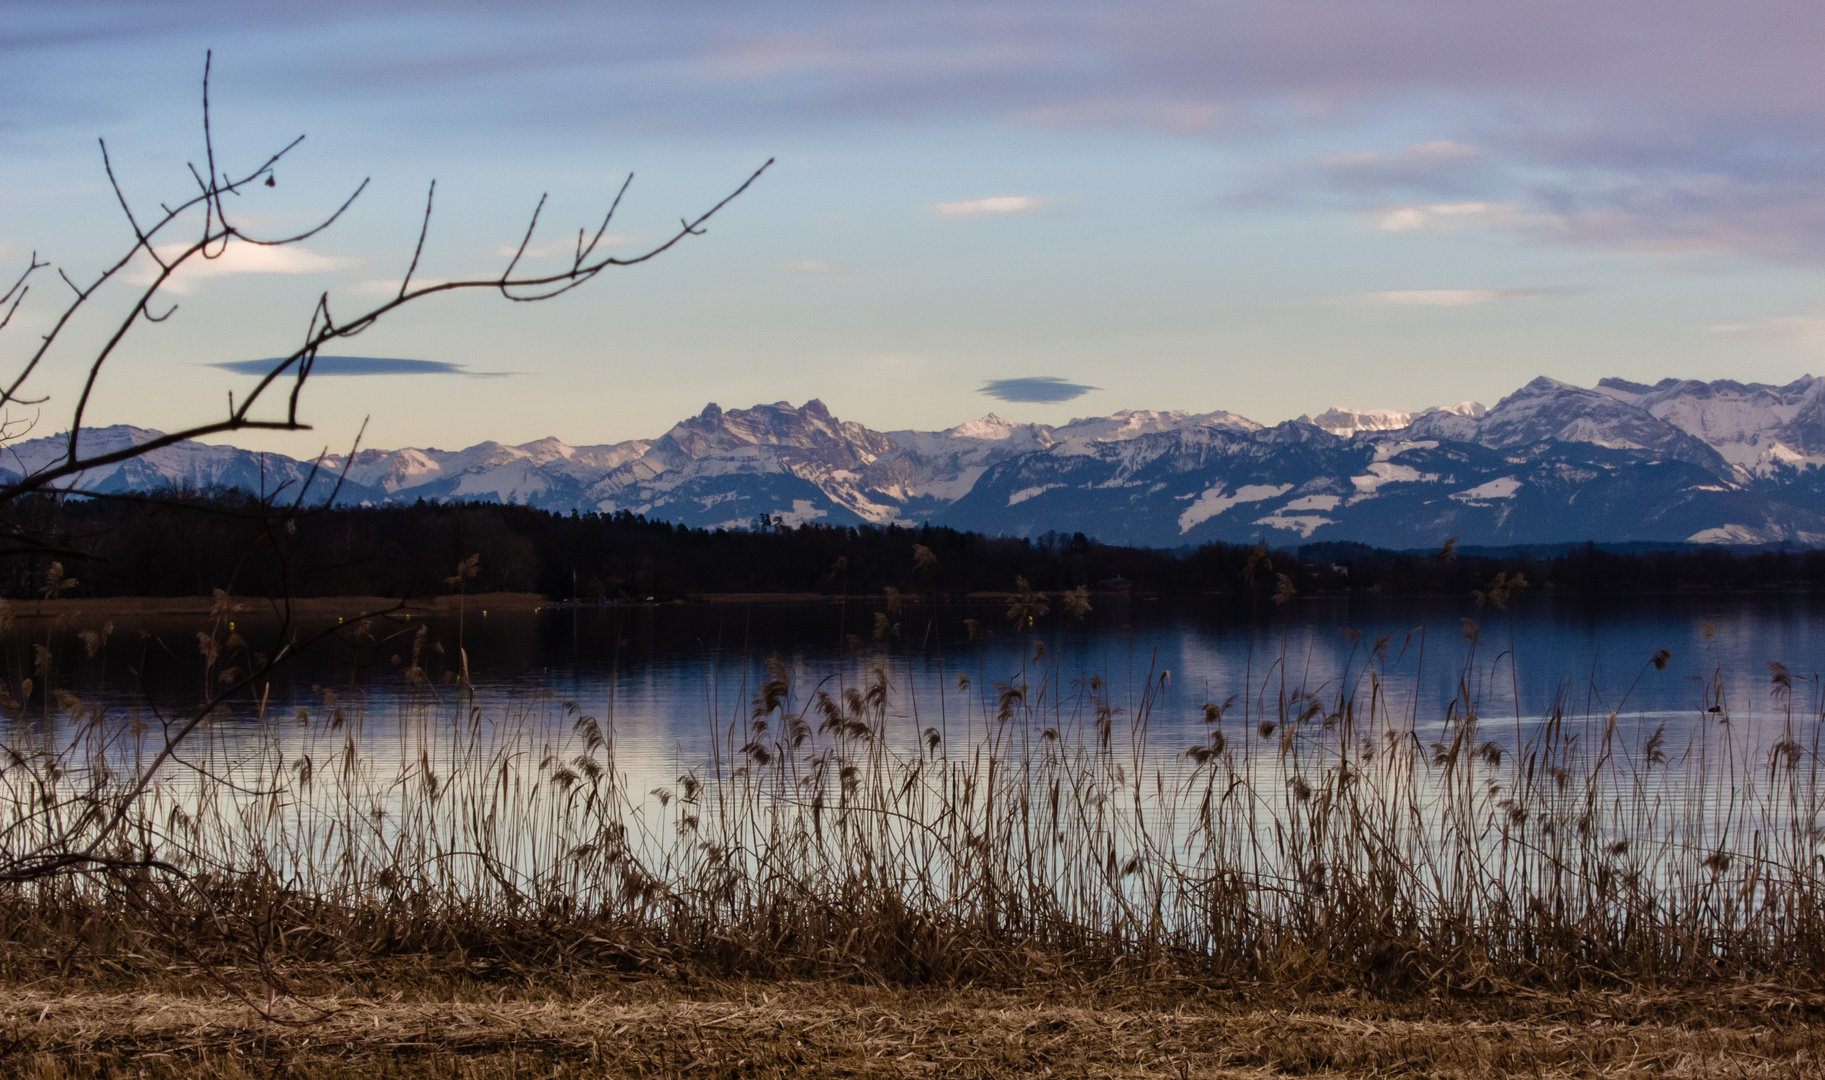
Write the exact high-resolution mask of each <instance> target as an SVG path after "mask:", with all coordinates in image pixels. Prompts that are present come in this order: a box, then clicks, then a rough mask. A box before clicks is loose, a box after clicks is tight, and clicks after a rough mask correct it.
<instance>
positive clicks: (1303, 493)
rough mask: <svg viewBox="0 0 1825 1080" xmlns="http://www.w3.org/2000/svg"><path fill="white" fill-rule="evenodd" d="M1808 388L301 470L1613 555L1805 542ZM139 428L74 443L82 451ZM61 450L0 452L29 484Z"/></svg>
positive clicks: (1022, 528) (1671, 388)
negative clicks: (1596, 550)
mask: <svg viewBox="0 0 1825 1080" xmlns="http://www.w3.org/2000/svg"><path fill="white" fill-rule="evenodd" d="M1822 399H1825V379H1813V378H1812V377H1810V376H1808V377H1806V378H1803V379H1800V380H1798V381H1796V382H1793V383H1790V384H1788V385H1786V386H1766V385H1761V384H1745V383H1736V382H1727V381H1725V382H1713V383H1703V382H1696V381H1691V380H1686V381H1680V380H1673V379H1667V380H1663V381H1661V382H1660V383H1657V384H1655V385H1653V386H1645V385H1642V384H1638V383H1631V382H1625V381H1623V380H1619V379H1605V380H1603V381H1602V382H1600V383H1599V384H1598V385H1597V386H1596V387H1595V388H1584V387H1578V386H1572V385H1569V384H1567V383H1562V382H1558V381H1555V380H1552V379H1547V378H1539V379H1535V380H1534V381H1533V382H1530V383H1528V384H1527V385H1526V386H1523V387H1521V388H1520V389H1519V390H1516V391H1515V392H1514V393H1512V394H1510V395H1508V396H1507V397H1505V398H1503V399H1502V400H1501V401H1500V402H1498V403H1497V404H1496V405H1495V406H1494V407H1493V408H1488V409H1485V408H1484V407H1483V406H1481V405H1478V404H1476V403H1474V402H1463V403H1460V404H1458V405H1453V406H1449V407H1446V408H1433V409H1427V410H1423V411H1420V412H1411V413H1409V412H1400V411H1396V410H1379V409H1346V408H1343V407H1333V408H1331V409H1328V410H1326V411H1325V412H1322V413H1319V414H1318V415H1317V416H1315V417H1308V416H1302V417H1300V418H1299V419H1297V420H1292V421H1287V422H1285V423H1281V424H1276V425H1272V426H1264V425H1262V424H1258V423H1256V422H1254V421H1252V420H1248V419H1246V418H1244V417H1241V416H1237V415H1235V414H1233V413H1227V412H1210V413H1190V412H1181V411H1123V412H1119V413H1116V414H1114V415H1113V416H1105V417H1091V418H1086V419H1079V420H1073V421H1071V422H1070V423H1068V424H1063V425H1059V426H1051V425H1046V424H1020V423H1014V422H1011V421H1008V420H1004V419H1002V418H1000V417H998V416H995V415H992V414H991V415H989V416H985V417H983V418H982V419H980V420H972V421H969V422H967V423H963V424H959V425H957V426H956V427H953V428H950V429H948V430H945V431H892V432H881V431H875V430H872V429H870V428H867V427H865V426H863V425H861V424H858V423H855V422H853V421H843V420H839V419H837V418H836V417H834V416H832V415H831V413H830V411H829V410H828V409H827V408H825V406H824V405H823V403H822V402H819V401H816V400H812V401H809V402H806V403H805V404H804V405H802V406H797V407H795V406H793V405H791V404H789V403H787V402H776V403H774V404H771V405H756V406H754V407H753V408H749V409H730V410H724V409H721V408H719V407H718V406H716V405H713V404H712V405H710V406H708V407H707V408H705V409H704V411H703V412H702V413H701V414H700V415H698V416H695V417H692V418H690V419H688V420H683V421H680V422H679V423H677V424H675V425H673V427H672V429H671V430H670V431H667V432H665V433H664V434H663V435H661V436H659V437H658V438H656V439H651V440H647V439H637V440H630V441H628V442H622V443H615V444H612V445H603V446H584V447H573V446H568V445H566V444H564V443H562V442H559V441H558V440H557V439H541V440H539V441H537V442H532V443H526V444H524V445H520V446H508V445H504V444H501V443H494V442H487V443H482V444H480V445H477V446H472V447H469V448H467V449H465V450H457V451H445V450H436V449H412V448H408V449H401V450H392V451H380V450H364V451H362V452H360V453H358V454H356V455H355V456H354V457H353V458H352V459H350V460H346V461H345V460H343V459H341V458H336V457H330V458H326V459H325V460H324V461H323V462H322V463H321V465H320V467H319V471H318V474H317V476H316V478H315V479H310V483H311V485H312V486H311V493H312V494H313V495H314V496H316V497H327V496H328V493H329V491H330V490H331V486H332V485H333V484H334V482H335V480H334V474H336V473H338V472H341V471H342V470H344V469H346V479H345V480H344V481H343V483H342V487H341V488H340V490H339V492H338V495H337V498H338V499H339V500H340V501H343V502H351V503H353V502H370V503H385V502H397V501H408V500H416V499H420V498H424V499H432V500H471V501H493V502H512V503H522V504H527V505H532V506H539V507H544V508H547V509H552V510H559V511H570V510H573V509H575V510H580V511H583V512H585V513H614V512H619V511H629V512H633V513H638V514H642V515H646V516H649V517H654V518H660V519H665V520H669V521H674V522H678V523H681V524H687V525H691V526H697V527H711V528H714V527H725V528H729V527H735V528H739V527H747V526H751V525H752V524H754V523H755V522H756V521H757V520H759V519H761V518H762V517H765V518H767V519H770V520H778V521H780V522H782V523H786V524H798V523H806V522H820V523H824V524H830V525H857V524H863V523H874V524H887V523H893V522H898V523H908V524H911V523H918V522H932V523H934V524H943V525H952V526H956V527H959V528H968V529H976V530H980V531H984V532H990V533H1002V534H1011V535H1021V536H1031V535H1036V534H1039V533H1044V532H1048V531H1060V532H1079V531H1081V532H1084V533H1086V534H1089V535H1093V536H1096V537H1098V538H1101V539H1103V540H1107V541H1110V542H1119V543H1132V544H1145V545H1152V546H1165V547H1176V546H1180V545H1185V544H1198V543H1203V542H1206V541H1210V540H1227V541H1252V540H1255V539H1266V540H1268V541H1269V542H1270V543H1298V542H1304V541H1307V540H1353V541H1360V542H1364V543H1370V544H1375V545H1378V546H1382V547H1428V546H1432V545H1435V544H1437V543H1439V542H1440V541H1442V540H1443V539H1444V538H1446V537H1448V536H1456V537H1458V538H1459V541H1460V542H1461V543H1466V544H1510V543H1546V542H1559V541H1582V540H1598V541H1604V542H1621V541H1630V540H1643V541H1690V542H1698V543H1767V542H1777V541H1782V542H1795V543H1802V544H1812V543H1825V403H1822ZM155 436H156V433H153V432H147V431H144V430H142V429H137V428H127V427H116V428H106V429H98V430H95V431H91V432H85V433H84V442H85V447H86V448H88V449H90V450H98V449H104V448H111V447H115V446H126V445H129V444H136V443H143V442H145V441H146V440H147V439H150V438H153V437H155ZM66 439H67V436H53V437H51V438H45V439H33V440H26V441H22V442H19V443H16V444H13V445H11V446H7V447H4V448H0V472H7V473H12V474H14V475H17V474H20V473H24V472H29V471H31V470H33V469H37V468H42V467H44V466H45V465H46V464H48V463H50V462H52V461H54V460H56V458H57V457H58V456H59V455H60V454H61V453H62V450H63V447H64V445H65V440H66ZM311 468H312V466H311V463H307V462H298V461H294V460H292V459H290V458H285V457H282V456H280V455H275V454H255V453H252V452H249V451H245V450H238V449H235V448H233V447H223V446H204V445H201V444H196V443H181V444H178V445H175V446H171V447H166V448H162V449H160V450H158V451H154V452H153V453H151V454H148V455H146V456H145V457H142V458H137V459H133V460H131V461H127V462H123V463H121V464H119V465H115V466H109V467H107V468H105V469H97V470H95V473H94V475H91V476H85V477H82V478H80V479H79V481H78V482H77V483H76V484H73V485H71V486H72V487H75V488H81V489H84V490H95V491H148V490H152V489H155V488H159V487H170V486H173V485H176V486H183V487H188V488H193V489H195V488H207V487H239V488H242V489H244V490H266V491H272V490H274V489H275V488H277V487H278V486H279V485H289V490H295V489H296V487H297V486H298V485H300V484H303V483H305V482H306V480H307V479H309V478H310V477H311Z"/></svg>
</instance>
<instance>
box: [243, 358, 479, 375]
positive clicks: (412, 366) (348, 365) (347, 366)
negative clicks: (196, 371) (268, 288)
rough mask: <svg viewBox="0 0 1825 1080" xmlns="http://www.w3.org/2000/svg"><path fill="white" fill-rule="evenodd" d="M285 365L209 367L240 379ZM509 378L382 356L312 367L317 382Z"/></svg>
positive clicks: (262, 363) (278, 360) (338, 360)
mask: <svg viewBox="0 0 1825 1080" xmlns="http://www.w3.org/2000/svg"><path fill="white" fill-rule="evenodd" d="M283 362H284V361H283V359H282V358H275V359H271V360H229V361H226V362H224V363H220V364H210V365H209V366H210V367H213V368H220V369H221V370H223V371H232V372H234V373H235V374H237V375H264V374H266V373H267V372H269V371H271V370H272V369H273V368H275V367H278V366H279V365H280V364H281V363H283ZM508 374H510V372H505V371H470V370H469V369H468V368H466V367H464V366H463V365H461V364H452V363H450V362H448V361H445V360H407V359H404V358H400V357H380V356H319V357H317V360H316V362H315V363H313V364H312V365H311V378H313V379H314V378H317V377H318V376H322V375H467V376H469V377H470V378H479V379H492V378H501V377H503V376H506V375H508Z"/></svg>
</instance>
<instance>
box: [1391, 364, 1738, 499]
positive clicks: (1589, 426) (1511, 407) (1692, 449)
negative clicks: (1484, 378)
mask: <svg viewBox="0 0 1825 1080" xmlns="http://www.w3.org/2000/svg"><path fill="white" fill-rule="evenodd" d="M1408 431H1409V432H1410V433H1411V434H1413V435H1419V436H1431V437H1436V438H1446V439H1455V440H1457V441H1461V442H1476V443H1479V444H1481V445H1483V446H1487V447H1491V448H1493V449H1498V450H1499V449H1505V448H1509V447H1523V446H1528V445H1531V444H1538V443H1544V442H1568V443H1588V444H1590V445H1593V446H1601V447H1605V448H1607V449H1612V450H1646V451H1650V452H1653V453H1657V454H1662V455H1665V456H1667V457H1671V458H1674V459H1676V460H1679V461H1687V462H1690V463H1692V464H1694V465H1698V466H1699V467H1701V468H1706V469H1713V470H1716V471H1717V472H1718V474H1719V475H1720V476H1723V477H1730V478H1738V473H1737V470H1736V469H1735V468H1734V467H1733V466H1731V465H1730V463H1729V462H1727V461H1726V460H1725V459H1724V457H1723V455H1722V454H1720V453H1718V451H1717V450H1716V448H1714V447H1712V446H1711V445H1710V444H1708V443H1706V442H1705V441H1704V440H1703V439H1700V438H1698V437H1696V436H1693V435H1690V434H1688V433H1686V432H1684V431H1682V430H1680V429H1679V428H1677V427H1675V426H1673V425H1672V424H1670V423H1667V422H1666V421H1664V420H1661V419H1660V418H1658V417H1656V416H1654V415H1653V414H1652V413H1650V412H1648V411H1647V410H1645V409H1642V408H1639V407H1637V406H1635V405H1633V404H1631V403H1628V402H1625V401H1622V400H1620V399H1618V398H1616V397H1614V396H1612V395H1610V394H1605V393H1600V392H1598V391H1596V390H1586V389H1584V388H1583V387H1580V386H1572V385H1571V384H1569V383H1562V382H1559V381H1558V380H1557V379H1549V378H1547V377H1545V376H1544V375H1542V376H1541V377H1539V378H1537V379H1535V380H1533V381H1532V382H1530V383H1528V384H1527V385H1526V386H1523V387H1521V388H1520V389H1519V390H1516V391H1515V392H1514V393H1512V394H1510V395H1508V396H1507V397H1505V398H1503V399H1502V400H1501V401H1499V402H1497V403H1496V406H1495V408H1493V409H1490V410H1489V411H1488V412H1486V413H1484V414H1483V415H1482V416H1481V417H1475V418H1472V417H1467V416H1459V415H1454V414H1450V413H1444V412H1436V413H1429V414H1427V415H1424V416H1421V417H1419V418H1418V419H1417V420H1415V421H1414V422H1413V425H1412V427H1411V428H1409V429H1408Z"/></svg>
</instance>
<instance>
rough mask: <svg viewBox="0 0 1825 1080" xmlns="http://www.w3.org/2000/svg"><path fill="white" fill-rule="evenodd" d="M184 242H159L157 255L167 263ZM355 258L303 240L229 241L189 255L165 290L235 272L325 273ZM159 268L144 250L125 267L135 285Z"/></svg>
mask: <svg viewBox="0 0 1825 1080" xmlns="http://www.w3.org/2000/svg"><path fill="white" fill-rule="evenodd" d="M188 246H189V245H187V244H161V245H159V247H158V248H157V249H156V250H157V251H158V256H159V258H160V259H162V260H164V261H165V262H166V263H167V264H169V263H170V262H171V261H172V260H174V259H176V258H177V257H178V256H179V255H182V254H183V253H184V250H185V249H186V248H187V247H188ZM356 261H357V260H355V259H350V258H345V257H343V256H340V255H320V254H318V253H317V252H314V251H312V250H310V249H309V248H306V247H304V246H303V245H302V244H286V245H284V246H282V247H271V246H267V245H263V244H247V243H239V242H236V241H232V240H231V241H229V243H228V246H227V247H226V248H223V249H221V252H220V254H218V255H216V256H215V257H214V258H204V257H203V256H202V255H200V254H199V255H192V256H191V257H190V258H189V259H186V260H185V261H184V262H183V264H182V265H180V266H179V267H178V268H177V270H176V271H175V272H174V273H173V274H172V275H171V277H170V278H168V279H166V281H165V284H164V286H163V288H164V290H165V291H166V292H174V293H180V294H181V293H189V292H194V291H195V289H196V287H197V284H198V283H199V282H202V281H204V280H206V279H208V278H214V277H227V276H230V275H234V274H326V273H331V272H334V271H337V270H341V269H344V268H346V267H349V266H353V265H355V263H356ZM159 272H160V271H159V268H158V267H157V266H156V265H154V264H153V262H152V260H151V259H148V258H146V257H145V255H144V254H141V255H139V256H138V257H136V258H135V260H134V262H133V263H132V264H131V265H130V266H129V267H128V269H127V273H126V279H127V281H128V282H129V283H130V284H134V285H150V284H152V283H153V282H154V281H156V280H158V275H159Z"/></svg>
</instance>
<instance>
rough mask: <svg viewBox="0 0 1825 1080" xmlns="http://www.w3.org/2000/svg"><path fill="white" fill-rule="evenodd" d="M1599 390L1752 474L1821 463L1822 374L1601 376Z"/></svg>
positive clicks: (1824, 450)
mask: <svg viewBox="0 0 1825 1080" xmlns="http://www.w3.org/2000/svg"><path fill="white" fill-rule="evenodd" d="M1597 392H1598V393H1601V394H1607V395H1609V396H1610V397H1613V398H1615V399H1617V400H1618V401H1626V402H1628V403H1629V404H1631V405H1634V406H1636V407H1637V408H1640V409H1643V410H1645V411H1646V412H1648V413H1649V414H1650V415H1653V416H1655V417H1658V418H1659V419H1661V420H1664V421H1666V422H1667V423H1669V424H1671V425H1673V426H1674V427H1676V428H1679V429H1680V430H1681V431H1684V432H1686V433H1687V434H1689V435H1692V436H1694V437H1696V438H1698V439H1702V440H1703V441H1704V442H1706V443H1708V444H1710V445H1711V446H1712V447H1714V448H1716V449H1717V451H1718V452H1719V453H1720V454H1722V455H1723V456H1724V459H1725V460H1726V461H1728V462H1730V463H1731V464H1732V465H1736V466H1739V467H1741V468H1742V469H1744V470H1746V471H1748V472H1750V473H1754V474H1755V475H1757V476H1767V475H1770V474H1771V473H1773V472H1776V471H1778V470H1780V469H1787V468H1801V467H1804V466H1807V465H1820V464H1825V379H1815V378H1813V377H1812V376H1810V375H1805V376H1802V377H1800V378H1798V379H1796V380H1794V381H1793V382H1790V383H1788V384H1787V385H1786V386H1770V385H1767V384H1765V383H1739V382H1734V381H1731V380H1727V379H1725V380H1719V381H1717V382H1709V383H1707V382H1700V381H1698V380H1696V379H1662V380H1661V381H1660V382H1658V383H1655V384H1654V385H1653V386H1646V385H1643V384H1641V383H1632V382H1628V381H1626V380H1623V379H1604V380H1602V381H1601V382H1599V383H1598V384H1597Z"/></svg>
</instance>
